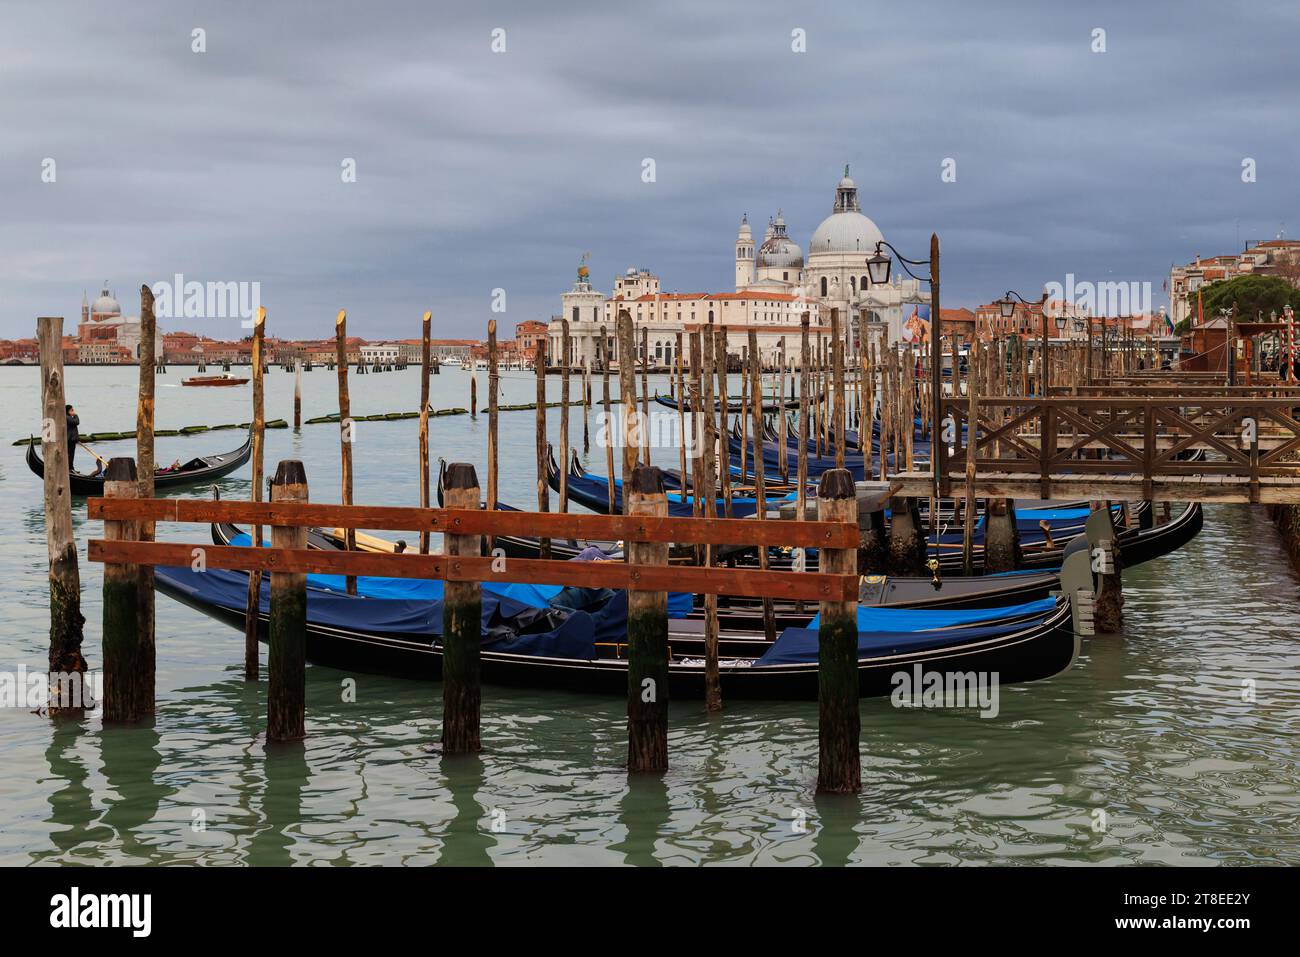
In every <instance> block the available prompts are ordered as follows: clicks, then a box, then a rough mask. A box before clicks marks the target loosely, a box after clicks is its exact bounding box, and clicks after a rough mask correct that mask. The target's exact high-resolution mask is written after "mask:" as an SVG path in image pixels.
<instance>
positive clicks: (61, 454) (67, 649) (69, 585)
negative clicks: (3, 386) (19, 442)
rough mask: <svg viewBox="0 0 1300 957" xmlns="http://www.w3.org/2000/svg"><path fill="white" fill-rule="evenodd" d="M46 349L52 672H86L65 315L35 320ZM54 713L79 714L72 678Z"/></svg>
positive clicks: (55, 691) (44, 444)
mask: <svg viewBox="0 0 1300 957" xmlns="http://www.w3.org/2000/svg"><path fill="white" fill-rule="evenodd" d="M36 337H37V341H38V343H39V348H40V354H41V417H42V422H41V458H42V459H44V461H45V540H46V544H47V545H48V547H49V561H50V566H49V578H50V653H49V663H50V673H51V674H57V675H69V676H75V678H73V681H75V682H76V683H77V684H80V682H81V681H82V680H83V676H84V675H85V673H86V659H85V658H83V657H82V654H81V640H82V634H83V633H82V626H83V625H85V623H86V619H85V618H84V617H83V616H82V614H81V575H80V572H79V571H78V568H77V544H76V540H75V539H74V538H73V534H72V491H71V489H70V487H69V483H68V469H69V466H68V420H67V411H66V410H65V408H64V401H63V317H62V316H42V317H41V318H39V319H37V320H36ZM50 692H51V694H50V713H51V714H59V713H64V714H72V715H76V714H80V713H81V712H82V710H83V709H82V706H81V701H82V699H81V698H80V697H79V696H74V695H73V694H72V693H71V688H70V687H69V683H67V682H64V681H56V682H53V683H52V685H51V688H50Z"/></svg>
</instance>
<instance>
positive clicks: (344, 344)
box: [334, 309, 357, 595]
mask: <svg viewBox="0 0 1300 957" xmlns="http://www.w3.org/2000/svg"><path fill="white" fill-rule="evenodd" d="M334 353H335V357H336V358H337V359H338V375H339V457H340V459H341V461H342V467H343V474H342V492H343V494H342V502H343V504H344V505H351V504H352V442H353V440H354V439H355V438H356V431H355V430H356V423H355V422H353V421H352V400H351V397H350V396H349V395H348V314H347V311H346V310H344V309H340V310H339V314H338V316H337V317H336V318H335V320H334ZM343 547H344V548H345V549H347V550H348V551H350V552H352V551H356V548H357V531H356V529H354V528H348V529H344V530H343ZM344 587H345V588H346V590H347V593H348V594H349V595H355V594H356V593H357V579H356V576H355V575H349V576H347V579H346V580H345V582H344Z"/></svg>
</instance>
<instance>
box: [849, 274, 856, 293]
mask: <svg viewBox="0 0 1300 957" xmlns="http://www.w3.org/2000/svg"><path fill="white" fill-rule="evenodd" d="M857 291H858V277H857V276H850V277H849V292H857Z"/></svg>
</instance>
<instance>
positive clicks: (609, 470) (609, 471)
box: [598, 326, 615, 515]
mask: <svg viewBox="0 0 1300 957" xmlns="http://www.w3.org/2000/svg"><path fill="white" fill-rule="evenodd" d="M600 371H601V378H602V379H603V380H604V387H605V394H604V399H603V402H602V411H603V413H604V416H605V425H604V427H603V428H602V429H601V430H600V432H599V433H598V435H599V436H600V437H601V438H602V439H603V440H604V443H605V491H606V494H607V497H608V505H607V506H606V507H607V508H608V511H609V514H610V515H613V514H614V511H615V510H614V420H613V419H612V418H611V413H610V408H609V330H608V329H606V327H605V326H601V327H600Z"/></svg>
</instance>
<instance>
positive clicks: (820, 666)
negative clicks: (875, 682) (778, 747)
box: [817, 469, 862, 794]
mask: <svg viewBox="0 0 1300 957" xmlns="http://www.w3.org/2000/svg"><path fill="white" fill-rule="evenodd" d="M817 519H818V521H822V522H850V523H852V524H854V525H856V524H857V521H858V497H857V491H856V489H855V487H854V484H853V474H852V473H851V472H849V470H848V469H830V470H828V471H826V472H825V473H823V474H822V478H821V483H820V484H819V485H818V488H817ZM820 570H821V571H822V572H824V573H827V574H838V575H854V574H857V570H858V556H857V551H856V550H855V549H852V548H823V549H822V550H821V565H820ZM817 701H818V706H817V746H818V753H817V791H818V793H819V794H856V793H857V792H859V791H861V790H862V766H861V757H860V755H859V753H858V738H859V735H860V733H861V730H862V728H861V716H860V714H859V711H858V603H857V602H856V601H823V602H822V603H821V626H820V629H819V634H818V651H817Z"/></svg>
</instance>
